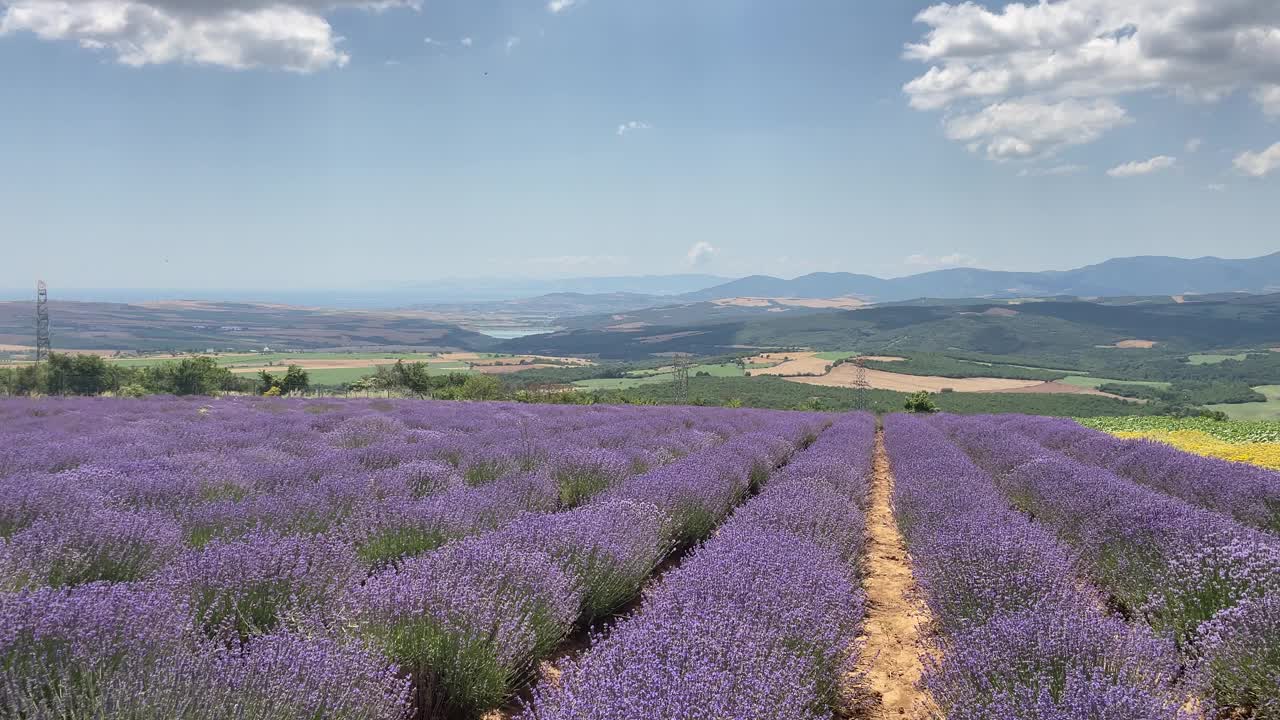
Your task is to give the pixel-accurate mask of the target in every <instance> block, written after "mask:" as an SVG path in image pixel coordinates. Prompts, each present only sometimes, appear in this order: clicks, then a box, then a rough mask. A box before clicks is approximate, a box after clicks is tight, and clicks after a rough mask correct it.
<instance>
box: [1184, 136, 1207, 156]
mask: <svg viewBox="0 0 1280 720" xmlns="http://www.w3.org/2000/svg"><path fill="white" fill-rule="evenodd" d="M1202 147H1204V140H1201V139H1200V138H1191V139H1190V140H1188V141H1187V152H1189V153H1193V152H1199V151H1200V148H1202Z"/></svg>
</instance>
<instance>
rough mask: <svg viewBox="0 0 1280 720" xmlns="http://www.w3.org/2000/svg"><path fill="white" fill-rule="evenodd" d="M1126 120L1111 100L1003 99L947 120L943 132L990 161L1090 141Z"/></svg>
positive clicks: (1124, 114) (1024, 156)
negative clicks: (980, 152)
mask: <svg viewBox="0 0 1280 720" xmlns="http://www.w3.org/2000/svg"><path fill="white" fill-rule="evenodd" d="M1129 122H1131V120H1130V119H1129V117H1128V115H1127V114H1126V113H1125V111H1124V108H1122V107H1120V106H1119V105H1116V104H1115V103H1114V102H1112V101H1110V100H1091V101H1085V102H1082V101H1079V100H1063V101H1062V102H1058V103H1043V102H1038V101H1030V100H1008V101H1005V102H1000V103H995V104H994V105H988V106H987V107H984V108H982V109H981V110H978V111H977V112H974V113H970V114H958V115H953V116H952V117H950V118H949V119H947V121H946V123H945V125H946V133H947V137H949V138H951V139H952V140H957V141H959V142H963V143H965V144H966V145H968V146H969V149H970V150H974V151H978V150H983V151H985V152H986V154H987V156H988V157H990V158H992V159H995V160H1006V159H1011V158H1033V157H1038V156H1041V155H1045V154H1050V153H1053V152H1054V151H1056V150H1058V149H1060V148H1063V147H1066V146H1068V145H1083V144H1085V143H1090V142H1093V141H1094V140H1097V139H1098V138H1099V137H1101V136H1102V134H1103V133H1105V132H1106V131H1107V130H1110V129H1111V128H1113V127H1117V126H1119V125H1125V124H1127V123H1129Z"/></svg>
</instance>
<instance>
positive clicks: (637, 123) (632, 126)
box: [618, 120, 653, 137]
mask: <svg viewBox="0 0 1280 720" xmlns="http://www.w3.org/2000/svg"><path fill="white" fill-rule="evenodd" d="M652 129H653V126H652V125H650V124H649V123H647V122H644V121H643V120H632V121H630V122H624V123H622V124H621V125H619V126H618V137H622V136H624V135H626V134H627V133H631V132H636V131H637V130H652Z"/></svg>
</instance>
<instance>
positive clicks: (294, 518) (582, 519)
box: [0, 398, 1280, 720]
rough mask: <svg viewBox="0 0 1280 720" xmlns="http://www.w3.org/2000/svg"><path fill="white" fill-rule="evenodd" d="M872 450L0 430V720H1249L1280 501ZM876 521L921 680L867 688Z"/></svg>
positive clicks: (926, 451)
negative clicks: (888, 541)
mask: <svg viewBox="0 0 1280 720" xmlns="http://www.w3.org/2000/svg"><path fill="white" fill-rule="evenodd" d="M877 424H878V423H877V420H876V419H875V418H874V417H872V416H870V415H865V414H849V415H823V414H813V413H796V412H773V411H759V410H742V409H722V408H675V407H663V408H658V407H625V406H619V407H605V406H598V407H576V406H552V405H533V406H531V405H519V404H501V403H448V402H444V403H434V402H422V401H385V400H384V401H296V400H278V399H276V400H266V399H220V400H209V399H200V400H183V399H173V398H168V399H165V398H155V399H147V400H107V399H97V400H90V399H84V400H15V401H6V402H4V403H0V718H4V719H6V720H7V719H9V718H13V719H14V720H17V719H19V718H21V719H23V720H27V719H34V718H51V719H52V718H59V719H80V718H84V719H89V718H95V719H96V718H103V719H107V718H110V719H113V720H116V719H118V720H125V719H129V720H133V719H137V720H143V719H152V718H154V719H156V720H159V719H160V718H180V719H185V718H190V719H192V720H206V719H207V720H212V719H213V718H245V719H255V720H256V719H261V720H295V719H296V720H304V719H305V720H323V719H329V718H333V719H336V720H357V719H361V720H363V719H366V718H368V719H370V720H392V719H399V720H408V719H409V718H482V717H483V718H489V719H492V718H520V719H521V720H570V719H574V720H578V719H581V720H588V719H595V718H599V719H601V720H613V719H615V718H616V719H619V720H621V719H623V718H664V719H666V718H670V719H673V720H695V719H701V718H715V719H720V718H724V719H735V720H736V719H739V718H742V719H748V718H760V719H770V720H773V719H776V720H792V719H794V720H819V719H822V718H833V719H834V718H847V717H883V716H885V713H886V712H887V711H886V710H885V709H884V708H885V707H887V706H888V704H889V703H890V702H891V701H892V699H893V698H894V697H895V696H896V694H897V693H898V691H899V690H904V691H905V690H911V691H913V692H916V693H918V695H919V697H918V698H917V699H916V700H914V701H913V702H914V704H913V705H911V706H910V708H911V709H910V712H909V716H910V717H921V718H925V717H938V718H943V717H945V718H953V719H956V720H961V719H964V720H967V719H969V718H973V719H975V720H976V719H978V718H1022V719H1026V720H1051V719H1054V720H1057V719H1062V720H1077V719H1079V720H1086V719H1096V720H1128V719H1131V718H1132V719H1146V718H1151V719H1156V718H1168V719H1170V720H1174V719H1181V718H1194V717H1205V718H1217V717H1222V718H1227V717H1230V718H1248V717H1252V718H1259V719H1262V720H1267V719H1274V718H1280V691H1277V685H1280V600H1278V599H1277V598H1280V538H1278V537H1277V535H1276V532H1277V529H1278V524H1277V517H1278V516H1280V474H1277V473H1274V472H1269V471H1264V470H1258V469H1256V468H1250V467H1247V466H1242V465H1235V464H1231V463H1225V462H1222V461H1217V460H1207V459H1205V458H1198V457H1195V456H1190V455H1186V454H1184V453H1180V452H1178V451H1176V450H1173V449H1172V448H1168V447H1167V446H1158V447H1157V446H1154V445H1153V444H1151V443H1140V442H1139V443H1135V442H1131V441H1122V440H1117V439H1115V438H1111V437H1110V436H1106V435H1103V434H1102V433H1097V432H1095V431H1092V430H1086V429H1084V428H1081V427H1079V426H1078V425H1076V424H1074V423H1073V422H1071V421H1067V420H1049V419H1042V418H1028V417H1019V416H1005V417H954V416H938V417H928V418H926V417H917V416H890V417H887V418H885V419H884V421H883V429H882V430H878V429H877ZM875 458H879V460H876V461H875V462H874V463H873V459H875ZM873 486H875V487H880V488H882V489H884V490H886V492H885V493H883V495H884V498H883V499H873V498H879V497H880V495H879V494H877V493H873V492H872V490H873ZM889 490H891V494H890V492H888V491H889ZM890 498H891V502H890ZM875 503H879V505H878V506H875V505H874V504H875ZM876 510H883V511H886V512H887V511H890V510H891V511H892V518H893V520H894V523H893V524H894V525H896V527H893V528H891V529H890V532H891V533H892V534H893V535H894V538H892V540H893V541H894V542H896V543H898V545H899V547H900V552H890V553H888V555H889V557H888V560H889V561H893V562H898V563H901V564H902V566H903V567H904V568H906V570H905V573H906V575H907V576H908V577H909V579H911V580H912V582H913V586H912V587H911V588H910V589H909V590H904V591H903V592H904V593H906V594H909V595H910V597H911V599H912V600H913V601H918V605H919V613H918V616H914V615H913V616H912V617H910V618H905V620H909V621H910V622H911V623H912V624H915V625H918V626H919V628H920V634H919V639H918V640H915V639H913V640H911V641H910V646H909V647H907V648H906V649H907V650H908V651H909V654H910V656H911V657H912V659H913V662H915V663H916V664H917V665H918V672H917V673H915V675H916V676H918V677H915V676H912V677H905V676H904V677H896V678H894V679H891V680H889V681H885V680H883V679H882V678H881V675H883V673H878V672H877V670H878V668H879V666H880V665H881V664H883V663H885V662H886V661H887V658H886V653H885V652H884V650H883V648H884V647H888V646H891V645H892V644H893V643H894V642H899V644H901V642H902V641H901V639H900V638H898V639H895V638H894V637H889V636H886V635H885V631H884V630H883V629H882V628H883V627H885V621H886V620H904V618H885V617H883V616H884V614H885V613H886V612H890V610H888V609H886V607H884V606H882V605H878V604H877V603H872V602H869V601H868V599H867V598H868V594H867V592H866V589H867V588H870V587H875V586H876V585H877V584H878V583H881V582H887V581H888V575H887V574H886V570H885V569H884V567H885V566H884V562H885V558H883V557H880V555H882V554H884V553H883V551H882V550H876V551H875V552H872V550H871V548H872V545H873V543H872V540H875V541H876V543H874V544H875V547H877V548H881V547H882V545H883V542H882V541H883V540H884V539H883V538H879V537H878V536H877V535H876V533H877V532H878V531H877V530H876V529H875V528H872V527H871V525H870V523H869V521H868V518H869V517H870V516H871V514H872V513H873V511H876ZM886 682H888V683H889V684H886ZM893 683H898V684H899V685H902V686H904V687H901V688H898V687H893V686H892V684H893ZM906 685H910V686H911V687H910V688H906V687H905V686H906ZM913 697H914V696H913ZM904 714H907V713H904ZM897 716H899V717H901V716H902V715H897Z"/></svg>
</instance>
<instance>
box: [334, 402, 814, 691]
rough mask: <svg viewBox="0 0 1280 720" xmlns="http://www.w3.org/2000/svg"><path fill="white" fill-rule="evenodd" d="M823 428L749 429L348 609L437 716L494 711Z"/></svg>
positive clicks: (419, 571)
mask: <svg viewBox="0 0 1280 720" xmlns="http://www.w3.org/2000/svg"><path fill="white" fill-rule="evenodd" d="M813 430H816V428H812V427H811V428H809V429H807V430H806V429H803V426H800V427H794V426H788V427H779V428H777V429H776V431H774V432H768V431H766V432H760V433H749V434H746V435H743V436H740V437H738V438H734V439H732V440H730V441H728V442H727V443H725V444H724V445H721V446H718V447H715V448H712V449H709V450H704V451H702V452H700V453H697V454H695V455H692V456H690V457H688V458H686V459H685V460H683V461H680V462H677V463H673V464H672V465H669V466H666V467H663V468H660V469H659V470H656V471H653V472H650V473H646V474H644V475H640V476H637V477H635V478H632V479H631V480H630V481H626V482H624V483H623V484H622V485H621V486H620V487H618V488H617V489H616V490H615V491H613V492H611V493H609V495H608V496H606V497H604V498H602V499H601V500H600V501H599V502H595V503H591V504H588V505H585V506H583V507H580V508H577V509H575V510H570V511H568V512H565V513H557V514H553V515H544V516H530V517H528V518H526V519H523V520H518V521H516V522H515V523H514V524H512V525H509V526H507V527H506V528H504V529H502V530H499V531H497V532H494V533H490V534H488V535H484V536H482V537H478V538H474V539H472V540H467V541H463V542H461V543H457V544H454V545H449V546H446V547H445V548H443V549H442V550H441V551H439V552H436V553H433V554H430V555H427V556H424V557H422V558H414V559H411V560H408V561H406V562H404V563H402V564H401V565H399V566H398V567H395V568H392V569H389V570H385V571H383V572H381V573H379V574H377V575H374V576H373V577H371V578H370V579H369V580H368V581H367V582H366V583H364V584H363V585H362V586H360V587H358V588H355V589H354V590H353V591H352V592H351V593H350V595H349V596H348V598H347V601H348V605H347V609H346V612H344V613H343V614H344V616H345V617H347V618H350V619H351V621H352V623H353V624H352V627H353V629H354V631H355V632H356V633H357V634H359V635H360V636H362V637H364V638H366V639H367V640H368V641H369V642H370V643H371V644H373V645H374V646H375V647H377V648H379V649H380V650H381V651H382V652H383V653H385V654H386V655H387V656H388V657H390V658H392V659H393V660H395V661H396V662H397V663H398V664H399V665H400V666H401V667H402V668H404V669H405V670H407V671H409V672H410V673H411V674H412V677H413V678H414V687H415V688H416V690H417V704H418V706H419V707H420V708H422V709H423V710H424V711H425V713H426V714H427V715H428V716H435V715H441V714H444V715H458V714H463V715H467V714H477V713H479V712H483V711H485V710H489V709H493V708H496V707H498V706H499V705H501V704H502V703H503V701H505V700H506V699H507V698H508V697H509V696H510V694H511V692H512V691H513V690H514V689H515V688H516V687H517V686H519V685H520V684H521V683H523V682H524V681H525V680H526V679H527V678H528V676H529V674H530V673H531V671H532V670H533V669H534V667H535V666H536V663H537V661H538V660H539V659H541V658H543V657H545V656H547V655H548V654H550V653H551V651H552V650H553V649H555V648H556V646H557V645H559V644H560V642H561V641H562V640H563V639H564V638H565V636H566V635H567V634H568V633H569V632H570V631H571V630H572V629H573V628H574V627H575V626H583V627H585V626H586V625H587V624H589V623H590V621H591V620H593V619H595V618H598V617H600V616H602V615H605V614H607V613H609V612H610V611H612V610H614V609H616V608H617V607H618V606H620V605H621V604H622V603H624V602H626V601H628V600H630V599H631V598H632V597H633V596H634V595H635V594H636V593H638V592H639V590H640V586H641V584H642V583H643V581H644V580H645V578H646V577H647V576H648V575H649V573H650V572H651V571H652V570H653V569H654V568H655V567H656V566H657V565H658V563H659V562H661V560H662V559H663V557H664V556H665V555H666V553H667V552H668V551H669V550H670V549H671V548H672V547H674V546H679V545H680V544H681V543H684V542H693V541H697V540H700V539H702V538H703V537H705V536H706V534H707V533H709V532H710V531H711V530H712V529H713V528H714V527H715V526H716V525H717V524H719V523H720V521H721V520H722V519H723V518H724V517H725V516H726V515H728V513H729V512H730V511H731V510H732V509H733V507H734V506H735V505H737V503H738V502H739V501H740V499H741V498H742V497H743V496H744V495H745V494H746V493H747V492H748V490H749V488H750V485H751V483H752V481H753V479H755V481H757V482H760V481H763V479H764V478H765V477H767V476H768V474H769V473H770V472H771V471H772V470H773V468H774V467H776V466H778V465H780V464H782V463H783V462H785V461H786V460H787V459H788V458H789V457H790V455H791V454H792V453H793V452H794V451H795V450H796V448H797V442H798V441H799V440H800V438H801V436H803V435H805V434H808V433H809V432H812V431H813ZM797 431H798V432H797ZM783 434H790V435H792V436H793V437H791V438H790V439H784V438H783Z"/></svg>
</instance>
